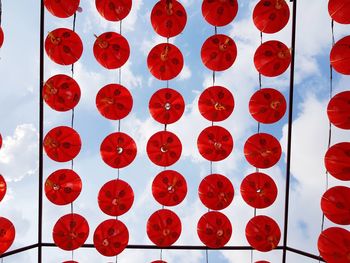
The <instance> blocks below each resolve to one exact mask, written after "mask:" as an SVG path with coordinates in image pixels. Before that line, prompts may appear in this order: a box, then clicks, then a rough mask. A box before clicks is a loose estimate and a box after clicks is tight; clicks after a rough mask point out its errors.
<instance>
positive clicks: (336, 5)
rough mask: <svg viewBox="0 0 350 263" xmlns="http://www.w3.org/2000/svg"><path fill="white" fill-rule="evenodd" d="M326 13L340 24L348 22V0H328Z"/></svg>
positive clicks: (349, 22)
mask: <svg viewBox="0 0 350 263" xmlns="http://www.w3.org/2000/svg"><path fill="white" fill-rule="evenodd" d="M328 13H329V15H330V16H331V17H332V19H333V20H334V21H336V22H338V23H340V24H350V1H349V0H329V1H328Z"/></svg>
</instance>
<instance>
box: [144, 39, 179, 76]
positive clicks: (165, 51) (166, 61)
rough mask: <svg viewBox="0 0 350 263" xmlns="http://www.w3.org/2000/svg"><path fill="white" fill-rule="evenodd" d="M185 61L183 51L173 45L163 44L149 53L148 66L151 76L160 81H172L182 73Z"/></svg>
mask: <svg viewBox="0 0 350 263" xmlns="http://www.w3.org/2000/svg"><path fill="white" fill-rule="evenodd" d="M183 65H184V59H183V56H182V53H181V51H180V50H179V49H178V48H177V47H176V46H175V45H173V44H170V43H161V44H158V45H156V46H155V47H154V48H152V50H151V51H150V52H149V54H148V57H147V66H148V69H149V71H150V72H151V74H152V75H153V76H154V77H155V78H157V79H159V80H170V79H173V78H175V77H176V76H177V75H179V73H180V72H181V70H182V68H183Z"/></svg>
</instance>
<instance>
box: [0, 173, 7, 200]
mask: <svg viewBox="0 0 350 263" xmlns="http://www.w3.org/2000/svg"><path fill="white" fill-rule="evenodd" d="M6 190H7V185H6V181H5V178H4V177H3V176H2V175H1V174H0V202H1V201H2V199H3V198H4V197H5V194H6Z"/></svg>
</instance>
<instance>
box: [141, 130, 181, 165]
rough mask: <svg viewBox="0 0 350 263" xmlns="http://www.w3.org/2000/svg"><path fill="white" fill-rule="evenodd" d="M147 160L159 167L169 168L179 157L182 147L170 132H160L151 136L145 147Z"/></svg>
mask: <svg viewBox="0 0 350 263" xmlns="http://www.w3.org/2000/svg"><path fill="white" fill-rule="evenodd" d="M146 151H147V155H148V157H149V159H150V160H151V161H152V162H153V163H154V164H156V165H159V166H170V165H172V164H174V163H176V162H177V161H178V160H179V159H180V156H181V152H182V145H181V141H180V140H179V138H178V137H177V136H176V135H175V134H174V133H172V132H169V131H160V132H157V133H155V134H153V135H152V136H151V138H149V140H148V142H147V147H146Z"/></svg>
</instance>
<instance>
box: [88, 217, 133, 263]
mask: <svg viewBox="0 0 350 263" xmlns="http://www.w3.org/2000/svg"><path fill="white" fill-rule="evenodd" d="M128 243H129V231H128V228H127V227H126V226H125V224H124V223H123V222H121V221H119V220H117V219H108V220H105V221H103V222H102V223H101V224H99V225H98V227H97V228H96V230H95V233H94V245H95V248H96V250H97V251H98V252H99V253H100V254H101V255H103V256H106V257H113V256H116V255H118V254H120V253H121V252H122V251H123V250H124V249H125V248H126V246H127V245H128Z"/></svg>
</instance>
